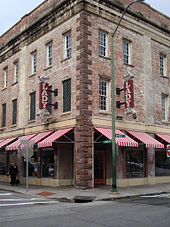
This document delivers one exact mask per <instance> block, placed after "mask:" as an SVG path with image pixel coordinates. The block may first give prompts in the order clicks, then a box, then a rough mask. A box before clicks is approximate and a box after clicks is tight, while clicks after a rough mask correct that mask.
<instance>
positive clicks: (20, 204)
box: [0, 201, 59, 207]
mask: <svg viewBox="0 0 170 227" xmlns="http://www.w3.org/2000/svg"><path fill="white" fill-rule="evenodd" d="M52 203H59V202H58V201H41V202H40V201H37V202H28V203H14V204H13V203H7V204H0V207H5V206H25V205H34V204H39V205H41V204H52Z"/></svg>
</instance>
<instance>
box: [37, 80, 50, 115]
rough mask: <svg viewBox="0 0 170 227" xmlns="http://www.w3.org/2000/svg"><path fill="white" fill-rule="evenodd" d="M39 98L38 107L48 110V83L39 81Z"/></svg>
mask: <svg viewBox="0 0 170 227" xmlns="http://www.w3.org/2000/svg"><path fill="white" fill-rule="evenodd" d="M39 98H40V100H39V108H40V109H47V110H48V100H49V85H48V83H43V82H40V97H39Z"/></svg>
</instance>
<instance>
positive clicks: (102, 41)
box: [99, 31, 108, 57]
mask: <svg viewBox="0 0 170 227" xmlns="http://www.w3.org/2000/svg"><path fill="white" fill-rule="evenodd" d="M99 55H101V56H104V57H107V56H108V35H107V33H106V32H103V31H99Z"/></svg>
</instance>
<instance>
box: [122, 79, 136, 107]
mask: <svg viewBox="0 0 170 227" xmlns="http://www.w3.org/2000/svg"><path fill="white" fill-rule="evenodd" d="M124 94H125V109H128V108H133V107H134V91H133V80H127V81H125V82H124Z"/></svg>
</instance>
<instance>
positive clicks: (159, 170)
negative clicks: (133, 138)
mask: <svg viewBox="0 0 170 227" xmlns="http://www.w3.org/2000/svg"><path fill="white" fill-rule="evenodd" d="M155 176H170V158H168V157H167V154H166V152H165V151H163V150H162V151H155Z"/></svg>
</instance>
